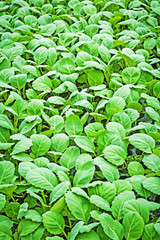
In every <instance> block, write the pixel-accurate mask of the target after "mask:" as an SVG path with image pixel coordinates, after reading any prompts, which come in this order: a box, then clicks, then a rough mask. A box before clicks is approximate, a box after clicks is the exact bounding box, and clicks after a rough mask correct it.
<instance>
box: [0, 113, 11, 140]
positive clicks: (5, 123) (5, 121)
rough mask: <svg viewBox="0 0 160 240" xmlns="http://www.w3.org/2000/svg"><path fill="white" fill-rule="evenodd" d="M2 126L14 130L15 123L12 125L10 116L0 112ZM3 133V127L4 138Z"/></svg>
mask: <svg viewBox="0 0 160 240" xmlns="http://www.w3.org/2000/svg"><path fill="white" fill-rule="evenodd" d="M0 127H2V128H6V129H10V130H14V128H13V125H12V123H11V121H10V120H9V118H8V117H7V116H6V115H3V114H0ZM2 134H4V133H3V129H2V133H1V137H2V138H3V139H4V137H3V135H2Z"/></svg>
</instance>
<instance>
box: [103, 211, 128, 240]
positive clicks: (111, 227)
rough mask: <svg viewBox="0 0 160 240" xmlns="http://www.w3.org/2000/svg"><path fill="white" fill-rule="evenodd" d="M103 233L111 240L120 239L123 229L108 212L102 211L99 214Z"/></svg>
mask: <svg viewBox="0 0 160 240" xmlns="http://www.w3.org/2000/svg"><path fill="white" fill-rule="evenodd" d="M99 219H100V222H101V225H102V227H103V230H104V232H105V234H106V235H107V236H108V237H109V238H111V239H113V240H122V239H123V235H124V231H123V227H122V225H121V224H120V223H119V222H118V221H116V220H114V219H113V218H112V217H111V216H110V215H109V214H107V213H103V214H101V215H100V216H99Z"/></svg>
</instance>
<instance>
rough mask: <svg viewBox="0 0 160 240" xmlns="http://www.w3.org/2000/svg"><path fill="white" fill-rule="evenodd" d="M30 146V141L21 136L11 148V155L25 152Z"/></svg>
mask: <svg viewBox="0 0 160 240" xmlns="http://www.w3.org/2000/svg"><path fill="white" fill-rule="evenodd" d="M31 146H32V141H31V140H30V139H28V138H22V140H20V141H19V142H18V143H17V144H16V145H15V146H14V148H13V151H12V153H11V155H15V154H18V153H21V152H25V151H26V150H28V149H29V148H30V147H31Z"/></svg>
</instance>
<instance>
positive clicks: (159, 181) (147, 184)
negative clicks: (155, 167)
mask: <svg viewBox="0 0 160 240" xmlns="http://www.w3.org/2000/svg"><path fill="white" fill-rule="evenodd" d="M142 185H143V187H144V188H146V189H147V190H149V191H151V192H153V193H155V194H158V195H160V188H159V186H160V178H158V177H150V178H147V179H146V180H144V181H143V182H142Z"/></svg>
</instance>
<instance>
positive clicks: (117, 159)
mask: <svg viewBox="0 0 160 240" xmlns="http://www.w3.org/2000/svg"><path fill="white" fill-rule="evenodd" d="M103 152H104V156H105V158H106V159H107V160H108V161H109V162H111V163H112V164H114V165H122V164H123V163H124V161H125V159H126V157H127V154H126V152H125V150H124V149H123V148H122V147H120V146H117V145H109V146H107V147H106V148H105V149H104V151H103Z"/></svg>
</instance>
